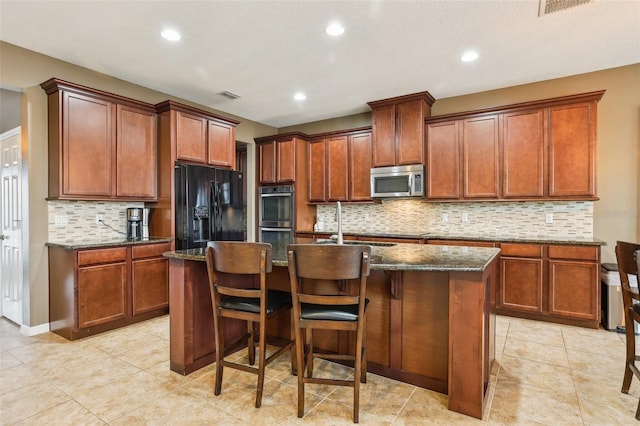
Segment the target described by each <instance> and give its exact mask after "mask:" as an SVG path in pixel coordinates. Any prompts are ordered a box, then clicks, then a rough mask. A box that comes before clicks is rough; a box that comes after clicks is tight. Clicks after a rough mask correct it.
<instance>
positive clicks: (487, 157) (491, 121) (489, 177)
mask: <svg viewBox="0 0 640 426" xmlns="http://www.w3.org/2000/svg"><path fill="white" fill-rule="evenodd" d="M462 144H463V151H462V161H463V168H464V180H463V186H464V191H463V195H464V197H465V198H498V182H499V167H500V160H499V145H498V116H497V115H490V116H484V117H474V118H468V119H465V120H464V121H463V134H462Z"/></svg>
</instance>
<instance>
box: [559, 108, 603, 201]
mask: <svg viewBox="0 0 640 426" xmlns="http://www.w3.org/2000/svg"><path fill="white" fill-rule="evenodd" d="M596 123H597V117H596V102H595V101H592V102H584V103H578V104H571V105H561V106H554V107H551V108H550V111H549V196H550V197H595V196H596Z"/></svg>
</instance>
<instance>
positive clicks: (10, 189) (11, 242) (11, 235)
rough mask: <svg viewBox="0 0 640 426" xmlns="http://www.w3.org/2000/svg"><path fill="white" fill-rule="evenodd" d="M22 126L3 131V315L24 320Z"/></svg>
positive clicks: (0, 235) (0, 215)
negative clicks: (21, 189)
mask: <svg viewBox="0 0 640 426" xmlns="http://www.w3.org/2000/svg"><path fill="white" fill-rule="evenodd" d="M20 140H21V137H20V127H16V128H15V129H13V130H9V131H8V132H5V133H3V134H2V135H0V151H1V154H0V155H1V157H2V158H1V160H2V163H1V164H0V167H1V168H2V170H1V182H2V183H1V184H0V200H2V207H1V208H0V223H2V229H1V230H0V253H1V257H2V258H1V260H0V277H2V280H1V281H2V283H1V284H0V287H1V288H2V312H1V313H2V316H4V317H6V318H8V319H10V320H11V321H13V322H15V323H17V324H22V197H21V191H20V188H21V184H22V171H21V170H22V152H21V149H20V144H21V143H20Z"/></svg>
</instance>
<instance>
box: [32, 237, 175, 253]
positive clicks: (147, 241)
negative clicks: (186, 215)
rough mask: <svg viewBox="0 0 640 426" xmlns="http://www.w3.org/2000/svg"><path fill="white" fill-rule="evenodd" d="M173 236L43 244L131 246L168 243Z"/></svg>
mask: <svg viewBox="0 0 640 426" xmlns="http://www.w3.org/2000/svg"><path fill="white" fill-rule="evenodd" d="M171 241H173V238H166V237H150V238H148V239H145V240H137V241H129V240H127V239H126V238H123V237H115V238H112V239H100V240H91V239H87V240H81V241H79V240H76V241H49V242H46V243H45V245H46V246H47V247H58V248H63V249H67V250H81V249H92V248H108V247H119V246H133V245H140V244H154V243H170V242H171Z"/></svg>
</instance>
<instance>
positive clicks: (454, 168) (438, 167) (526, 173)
mask: <svg viewBox="0 0 640 426" xmlns="http://www.w3.org/2000/svg"><path fill="white" fill-rule="evenodd" d="M603 94H604V91H598V92H591V93H584V94H579V95H571V96H563V97H560V98H553V99H545V100H541V101H535V102H526V103H522V104H516V105H508V106H504V107H496V108H488V109H485V110H479V111H474V112H465V113H455V114H447V115H443V116H439V117H432V118H429V119H427V124H426V134H427V170H426V174H427V182H426V184H427V199H431V200H456V199H468V200H481V199H486V200H496V199H501V200H540V199H542V200H559V199H561V200H595V199H597V195H596V124H597V116H596V108H597V102H598V101H599V100H600V99H601V98H602V95H603ZM458 148H460V149H461V153H460V157H461V159H462V160H461V166H460V167H459V166H458V162H457V158H458V151H457V150H458ZM460 180H461V181H462V185H460V183H459V182H460ZM459 188H462V194H461V195H460V194H459V193H458V190H459Z"/></svg>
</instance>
